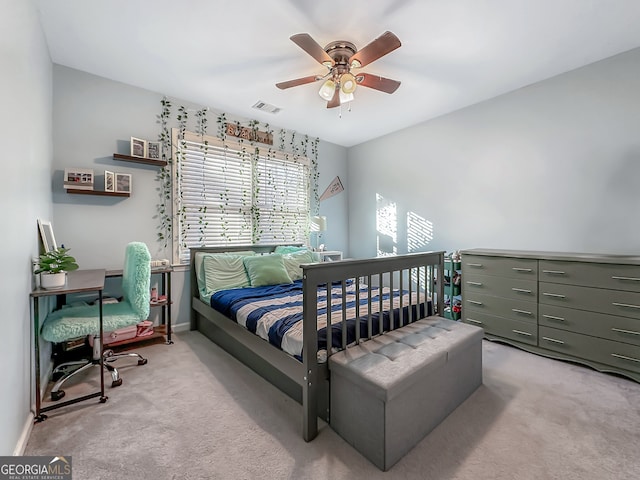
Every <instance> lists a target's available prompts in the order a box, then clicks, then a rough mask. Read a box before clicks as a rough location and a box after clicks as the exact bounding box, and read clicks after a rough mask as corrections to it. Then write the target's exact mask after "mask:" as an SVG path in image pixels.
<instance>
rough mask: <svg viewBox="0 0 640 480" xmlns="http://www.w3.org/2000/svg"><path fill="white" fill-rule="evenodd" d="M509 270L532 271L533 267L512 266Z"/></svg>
mask: <svg viewBox="0 0 640 480" xmlns="http://www.w3.org/2000/svg"><path fill="white" fill-rule="evenodd" d="M511 270H515V271H516V272H533V268H522V267H512V268H511Z"/></svg>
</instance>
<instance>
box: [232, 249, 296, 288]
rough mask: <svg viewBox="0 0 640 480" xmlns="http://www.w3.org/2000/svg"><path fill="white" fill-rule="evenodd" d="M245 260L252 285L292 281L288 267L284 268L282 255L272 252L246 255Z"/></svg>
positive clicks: (258, 285)
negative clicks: (251, 255) (269, 253)
mask: <svg viewBox="0 0 640 480" xmlns="http://www.w3.org/2000/svg"><path fill="white" fill-rule="evenodd" d="M243 262H244V268H245V269H246V270H247V275H249V281H250V282H251V286H252V287H261V286H263V285H278V284H280V283H292V282H291V277H289V274H288V273H287V270H286V268H284V261H283V260H282V255H278V254H271V255H256V256H253V257H244V259H243Z"/></svg>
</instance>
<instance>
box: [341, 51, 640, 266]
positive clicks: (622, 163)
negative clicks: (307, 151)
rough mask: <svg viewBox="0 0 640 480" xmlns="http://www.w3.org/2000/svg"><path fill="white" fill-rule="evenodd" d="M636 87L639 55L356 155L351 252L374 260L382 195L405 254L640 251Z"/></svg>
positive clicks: (368, 146) (639, 92) (365, 147)
mask: <svg viewBox="0 0 640 480" xmlns="http://www.w3.org/2000/svg"><path fill="white" fill-rule="evenodd" d="M639 78H640V49H635V50H632V51H630V52H627V53H625V54H621V55H618V56H615V57H612V58H609V59H606V60H603V61H601V62H598V63H595V64H592V65H589V66H586V67H583V68H580V69H578V70H575V71H572V72H569V73H566V74H563V75H560V76H557V77H554V78H551V79H548V80H546V81H543V82H540V83H537V84H534V85H531V86H529V87H527V88H523V89H521V90H518V91H515V92H512V93H509V94H506V95H502V96H500V97H497V98H494V99H491V100H488V101H486V102H483V103H480V104H477V105H474V106H471V107H469V108H466V109H464V110H460V111H457V112H454V113H451V114H449V115H446V116H443V117H440V118H437V119H435V120H433V121H429V122H426V123H423V124H420V125H418V126H414V127H412V128H408V129H405V130H402V131H400V132H397V133H394V134H391V135H388V136H385V137H381V138H378V139H376V140H373V141H370V142H367V143H364V144H361V145H358V146H356V147H353V148H351V149H349V161H348V165H349V170H348V176H349V178H350V179H352V181H351V185H350V189H349V191H348V197H349V218H350V224H349V227H350V230H349V234H350V235H349V251H350V252H351V254H352V255H353V256H356V257H366V256H370V255H375V253H376V243H375V239H376V235H377V233H376V201H375V195H376V193H378V194H380V195H382V196H383V197H385V198H386V199H387V200H390V201H393V202H395V203H396V210H397V212H398V221H397V225H396V227H397V231H398V234H399V235H398V240H397V244H398V245H397V247H398V251H400V252H403V251H407V243H408V241H407V239H408V238H414V240H415V238H416V237H417V243H418V246H419V249H421V250H446V251H452V250H455V249H460V248H472V247H486V248H508V249H535V250H560V251H577V252H606V253H633V254H637V253H638V251H639V249H640V228H638V225H637V222H636V214H637V212H638V211H639V210H640V188H639V187H640V88H639V87H640V84H639V83H638V79H639ZM399 163H401V164H402V168H395V165H397V164H399ZM354 179H357V180H358V181H357V182H355V181H354ZM408 214H411V215H413V216H414V217H415V216H417V217H418V218H422V219H423V220H424V221H426V222H431V224H432V227H433V238H431V239H430V238H429V235H427V234H425V233H424V232H421V231H418V232H415V231H414V229H407V227H406V223H407V222H406V221H405V219H406V216H407V215H408ZM412 236H413V237H412Z"/></svg>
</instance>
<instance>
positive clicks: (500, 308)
mask: <svg viewBox="0 0 640 480" xmlns="http://www.w3.org/2000/svg"><path fill="white" fill-rule="evenodd" d="M462 302H463V308H462V311H463V312H464V311H465V309H468V310H472V311H476V312H482V313H487V314H490V315H497V316H499V317H503V318H507V319H510V320H520V321H523V322H533V323H537V319H538V304H537V303H535V302H526V301H524V300H514V299H512V298H502V297H493V296H491V295H481V294H478V293H471V292H468V291H465V294H464V296H463V297H462Z"/></svg>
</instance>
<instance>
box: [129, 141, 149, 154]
mask: <svg viewBox="0 0 640 480" xmlns="http://www.w3.org/2000/svg"><path fill="white" fill-rule="evenodd" d="M131 156H132V157H140V158H145V157H146V156H147V141H146V140H143V139H142V138H136V137H131Z"/></svg>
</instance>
